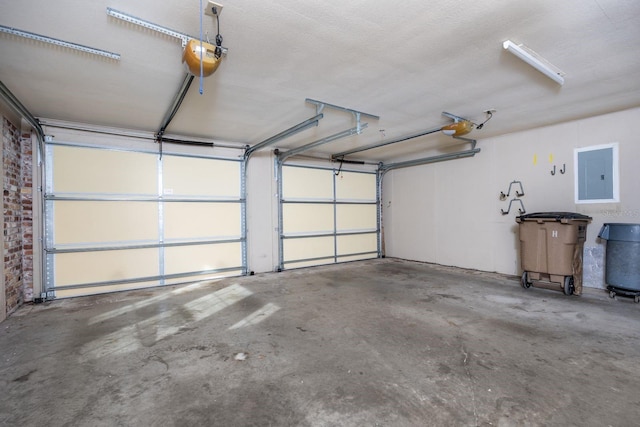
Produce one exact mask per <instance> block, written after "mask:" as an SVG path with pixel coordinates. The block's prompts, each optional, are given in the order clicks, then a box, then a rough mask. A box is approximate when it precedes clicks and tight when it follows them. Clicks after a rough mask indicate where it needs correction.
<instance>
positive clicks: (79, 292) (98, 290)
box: [56, 280, 158, 298]
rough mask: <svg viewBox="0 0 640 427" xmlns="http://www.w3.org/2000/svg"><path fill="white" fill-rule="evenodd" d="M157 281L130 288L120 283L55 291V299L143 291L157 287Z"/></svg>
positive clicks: (137, 284)
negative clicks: (135, 290)
mask: <svg viewBox="0 0 640 427" xmlns="http://www.w3.org/2000/svg"><path fill="white" fill-rule="evenodd" d="M157 286H158V281H157V280H152V281H146V282H136V283H135V287H133V286H132V284H131V283H121V284H118V285H107V286H95V287H90V288H85V287H81V288H70V289H64V288H62V289H56V298H73V297H81V296H85V295H87V294H91V295H99V294H108V293H111V292H121V291H129V290H131V289H134V288H135V289H144V288H152V287H157Z"/></svg>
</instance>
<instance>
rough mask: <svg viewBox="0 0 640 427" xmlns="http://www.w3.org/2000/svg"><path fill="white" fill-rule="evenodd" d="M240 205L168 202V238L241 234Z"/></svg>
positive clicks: (234, 235)
mask: <svg viewBox="0 0 640 427" xmlns="http://www.w3.org/2000/svg"><path fill="white" fill-rule="evenodd" d="M241 208H242V207H241V205H240V203H204V202H202V203H183V202H170V203H165V205H164V215H165V217H164V218H165V232H164V233H165V234H164V236H165V239H197V238H206V237H213V238H222V237H234V238H239V237H240V236H241V235H242V224H241Z"/></svg>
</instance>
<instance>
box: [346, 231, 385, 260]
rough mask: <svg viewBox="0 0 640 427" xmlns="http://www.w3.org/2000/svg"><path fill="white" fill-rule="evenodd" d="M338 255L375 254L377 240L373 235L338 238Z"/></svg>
mask: <svg viewBox="0 0 640 427" xmlns="http://www.w3.org/2000/svg"><path fill="white" fill-rule="evenodd" d="M337 245H338V255H351V254H358V253H362V252H375V251H376V250H377V247H378V238H377V235H376V234H375V233H371V234H355V235H350V236H338V239H337Z"/></svg>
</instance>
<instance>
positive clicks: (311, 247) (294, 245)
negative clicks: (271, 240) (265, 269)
mask: <svg viewBox="0 0 640 427" xmlns="http://www.w3.org/2000/svg"><path fill="white" fill-rule="evenodd" d="M283 250H284V260H285V262H287V261H292V260H306V259H309V258H318V257H332V256H333V254H334V243H333V236H328V237H304V238H299V239H285V240H284V242H283Z"/></svg>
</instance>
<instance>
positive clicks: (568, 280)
mask: <svg viewBox="0 0 640 427" xmlns="http://www.w3.org/2000/svg"><path fill="white" fill-rule="evenodd" d="M574 290H575V288H574V286H573V276H565V278H564V294H565V295H573V291H574Z"/></svg>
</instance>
